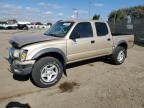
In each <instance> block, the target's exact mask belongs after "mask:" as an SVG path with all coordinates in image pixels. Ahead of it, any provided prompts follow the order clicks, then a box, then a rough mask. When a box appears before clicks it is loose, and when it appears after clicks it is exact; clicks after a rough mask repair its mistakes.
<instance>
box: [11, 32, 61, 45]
mask: <svg viewBox="0 0 144 108" xmlns="http://www.w3.org/2000/svg"><path fill="white" fill-rule="evenodd" d="M58 39H61V38H59V37H54V36H46V35H44V34H37V35H26V36H25V35H24V36H14V37H13V38H11V39H10V44H11V45H12V46H13V47H14V48H21V47H23V46H26V45H29V44H33V43H39V42H43V41H52V40H58Z"/></svg>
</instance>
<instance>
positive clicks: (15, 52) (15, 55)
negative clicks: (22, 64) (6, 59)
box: [11, 50, 20, 58]
mask: <svg viewBox="0 0 144 108" xmlns="http://www.w3.org/2000/svg"><path fill="white" fill-rule="evenodd" d="M19 53H20V51H19V50H14V51H13V57H14V58H19ZM11 55H12V54H11Z"/></svg>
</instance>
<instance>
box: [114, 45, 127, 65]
mask: <svg viewBox="0 0 144 108" xmlns="http://www.w3.org/2000/svg"><path fill="white" fill-rule="evenodd" d="M125 58H126V49H125V48H123V47H121V46H118V47H117V48H116V49H115V51H114V52H113V54H112V60H113V63H114V64H116V65H120V64H122V63H123V62H124V61H125Z"/></svg>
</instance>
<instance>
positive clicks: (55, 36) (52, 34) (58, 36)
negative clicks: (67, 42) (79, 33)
mask: <svg viewBox="0 0 144 108" xmlns="http://www.w3.org/2000/svg"><path fill="white" fill-rule="evenodd" d="M46 35H50V36H55V37H59V36H58V35H56V34H52V33H50V34H46Z"/></svg>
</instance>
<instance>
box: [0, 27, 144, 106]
mask: <svg viewBox="0 0 144 108" xmlns="http://www.w3.org/2000/svg"><path fill="white" fill-rule="evenodd" d="M39 32H41V33H42V32H44V30H43V31H41V30H39V31H0V108H5V107H7V108H8V106H20V105H21V106H25V107H26V106H27V107H26V108H29V107H31V108H144V47H141V46H137V45H135V46H134V48H132V49H130V50H128V58H127V59H126V61H125V62H124V63H123V64H122V65H119V66H115V65H112V64H111V63H110V62H109V60H104V59H102V58H98V59H92V60H87V61H84V62H78V63H75V64H72V65H69V66H68V69H67V74H68V76H67V77H65V76H63V78H62V79H61V81H60V82H59V83H58V84H57V85H55V86H53V87H50V88H46V89H41V88H38V87H36V86H34V85H33V84H32V83H31V81H30V80H29V78H28V77H19V76H13V75H12V73H10V72H9V64H8V62H7V57H8V51H7V48H9V47H10V45H9V43H8V41H9V39H10V38H11V37H12V36H13V35H20V36H21V35H23V34H33V33H39ZM22 104H24V105H22ZM25 107H22V108H25Z"/></svg>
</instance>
